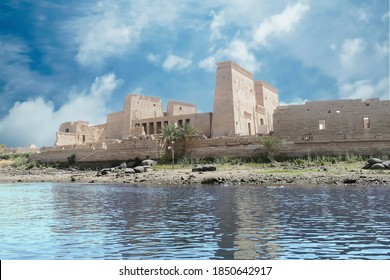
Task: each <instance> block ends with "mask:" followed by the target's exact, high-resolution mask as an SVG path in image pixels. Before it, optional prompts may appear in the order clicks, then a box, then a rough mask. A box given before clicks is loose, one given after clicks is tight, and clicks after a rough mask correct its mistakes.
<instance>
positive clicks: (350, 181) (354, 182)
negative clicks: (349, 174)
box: [343, 179, 357, 184]
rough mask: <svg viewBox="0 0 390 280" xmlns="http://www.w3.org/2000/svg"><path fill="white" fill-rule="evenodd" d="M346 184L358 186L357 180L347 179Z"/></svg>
mask: <svg viewBox="0 0 390 280" xmlns="http://www.w3.org/2000/svg"><path fill="white" fill-rule="evenodd" d="M343 183H344V184H356V183H357V180H356V179H345V180H344V181H343Z"/></svg>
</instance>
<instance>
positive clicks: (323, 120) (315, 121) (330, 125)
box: [274, 99, 390, 143]
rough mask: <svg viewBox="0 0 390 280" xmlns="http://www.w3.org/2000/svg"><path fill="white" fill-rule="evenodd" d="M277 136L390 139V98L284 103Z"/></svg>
mask: <svg viewBox="0 0 390 280" xmlns="http://www.w3.org/2000/svg"><path fill="white" fill-rule="evenodd" d="M274 127H275V131H274V132H275V136H279V137H281V138H283V139H285V140H286V141H294V142H296V143H299V142H302V136H303V134H304V133H311V134H312V136H313V140H314V141H322V142H324V141H326V142H330V141H368V140H390V101H389V100H383V101H380V100H379V99H369V100H366V101H364V102H363V101H362V100H361V99H355V100H332V101H312V102H306V103H305V104H303V105H290V106H280V107H278V108H277V110H276V111H275V114H274Z"/></svg>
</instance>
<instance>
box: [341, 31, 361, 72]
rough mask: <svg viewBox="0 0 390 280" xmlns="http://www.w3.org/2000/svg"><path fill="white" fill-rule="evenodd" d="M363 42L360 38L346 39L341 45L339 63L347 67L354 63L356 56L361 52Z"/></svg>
mask: <svg viewBox="0 0 390 280" xmlns="http://www.w3.org/2000/svg"><path fill="white" fill-rule="evenodd" d="M364 48H365V42H364V40H363V39H362V38H355V39H346V40H345V41H344V43H343V45H342V46H341V51H340V56H339V59H340V63H341V65H342V66H343V67H345V68H349V67H352V66H353V65H354V62H355V61H356V58H357V56H358V55H359V54H361V53H362V52H363V50H364Z"/></svg>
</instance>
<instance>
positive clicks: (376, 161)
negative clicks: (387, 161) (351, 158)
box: [367, 158, 382, 164]
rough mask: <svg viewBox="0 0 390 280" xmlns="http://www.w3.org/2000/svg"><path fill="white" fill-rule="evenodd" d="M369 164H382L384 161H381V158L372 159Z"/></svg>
mask: <svg viewBox="0 0 390 280" xmlns="http://www.w3.org/2000/svg"><path fill="white" fill-rule="evenodd" d="M367 162H368V163H369V164H375V163H382V160H380V159H379V158H370V159H369V160H368V161H367Z"/></svg>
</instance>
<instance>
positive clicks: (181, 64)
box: [162, 54, 192, 71]
mask: <svg viewBox="0 0 390 280" xmlns="http://www.w3.org/2000/svg"><path fill="white" fill-rule="evenodd" d="M191 64H192V60H190V59H187V58H182V57H180V56H177V55H173V54H170V55H168V56H167V58H166V59H165V61H164V63H163V65H162V67H163V69H164V70H165V71H171V70H173V69H178V70H182V69H184V68H187V67H189V66H191Z"/></svg>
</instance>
